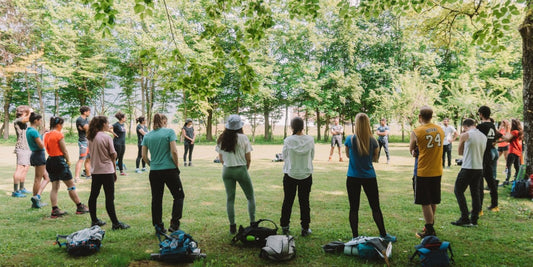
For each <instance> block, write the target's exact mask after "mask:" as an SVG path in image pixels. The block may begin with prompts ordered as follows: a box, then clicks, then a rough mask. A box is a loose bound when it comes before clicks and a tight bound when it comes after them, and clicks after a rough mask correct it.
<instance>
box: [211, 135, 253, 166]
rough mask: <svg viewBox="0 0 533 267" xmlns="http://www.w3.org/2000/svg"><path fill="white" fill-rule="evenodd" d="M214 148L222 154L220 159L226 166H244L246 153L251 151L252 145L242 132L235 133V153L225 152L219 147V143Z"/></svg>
mask: <svg viewBox="0 0 533 267" xmlns="http://www.w3.org/2000/svg"><path fill="white" fill-rule="evenodd" d="M215 150H216V151H217V152H218V153H219V154H221V155H222V159H221V160H222V161H224V166H226V167H236V166H243V165H244V166H246V158H245V155H246V153H249V152H251V151H252V150H253V149H252V145H251V144H250V141H249V140H248V137H247V136H246V135H244V134H237V144H236V145H235V153H233V152H227V151H224V150H222V149H220V147H219V145H217V146H216V148H215Z"/></svg>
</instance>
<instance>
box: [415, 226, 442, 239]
mask: <svg viewBox="0 0 533 267" xmlns="http://www.w3.org/2000/svg"><path fill="white" fill-rule="evenodd" d="M415 235H416V237H418V238H420V239H423V238H424V237H426V236H430V235H432V236H437V233H436V232H435V231H433V232H429V231H428V230H427V229H426V227H424V229H423V230H422V232H417V233H416V234H415Z"/></svg>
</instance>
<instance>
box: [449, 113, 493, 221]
mask: <svg viewBox="0 0 533 267" xmlns="http://www.w3.org/2000/svg"><path fill="white" fill-rule="evenodd" d="M486 146H487V137H486V136H485V135H484V134H483V133H482V132H480V131H479V130H478V129H477V128H476V123H475V122H474V120H472V119H465V120H464V121H463V133H462V134H461V137H460V138H459V149H458V152H459V156H463V163H462V164H461V171H459V174H457V180H455V187H454V192H455V198H457V204H459V210H460V211H461V217H460V218H459V219H458V220H457V221H454V222H452V224H453V225H456V226H472V225H477V221H478V218H479V212H480V211H481V199H480V196H479V194H480V190H479V186H480V185H481V183H480V181H482V180H483V154H484V153H485V147H486ZM467 187H470V195H471V196H472V212H471V213H470V211H469V210H468V207H467V205H466V198H465V191H466V188H467ZM469 215H470V217H469Z"/></svg>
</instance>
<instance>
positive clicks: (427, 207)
mask: <svg viewBox="0 0 533 267" xmlns="http://www.w3.org/2000/svg"><path fill="white" fill-rule="evenodd" d="M432 117H433V110H432V109H431V108H430V107H428V106H423V107H422V108H420V113H419V114H418V122H419V123H420V124H421V125H420V126H419V127H417V128H416V129H414V130H413V131H412V132H411V140H410V143H409V151H410V152H411V155H413V157H415V158H416V157H417V156H418V158H417V161H416V172H415V173H416V175H415V177H414V181H413V188H414V193H415V204H418V205H421V206H422V213H423V215H424V221H425V223H426V224H425V226H424V230H423V231H422V232H419V233H416V236H417V237H418V238H424V237H426V236H429V235H437V234H436V232H435V228H434V224H435V213H436V211H437V205H438V204H439V203H440V201H441V189H440V184H441V177H442V146H443V141H444V131H443V130H442V128H441V127H440V126H438V125H436V124H434V123H432V122H431V118H432Z"/></svg>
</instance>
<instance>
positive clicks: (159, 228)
mask: <svg viewBox="0 0 533 267" xmlns="http://www.w3.org/2000/svg"><path fill="white" fill-rule="evenodd" d="M154 228H155V233H156V234H166V233H167V229H165V225H164V224H162V223H160V224H156V225H154Z"/></svg>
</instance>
